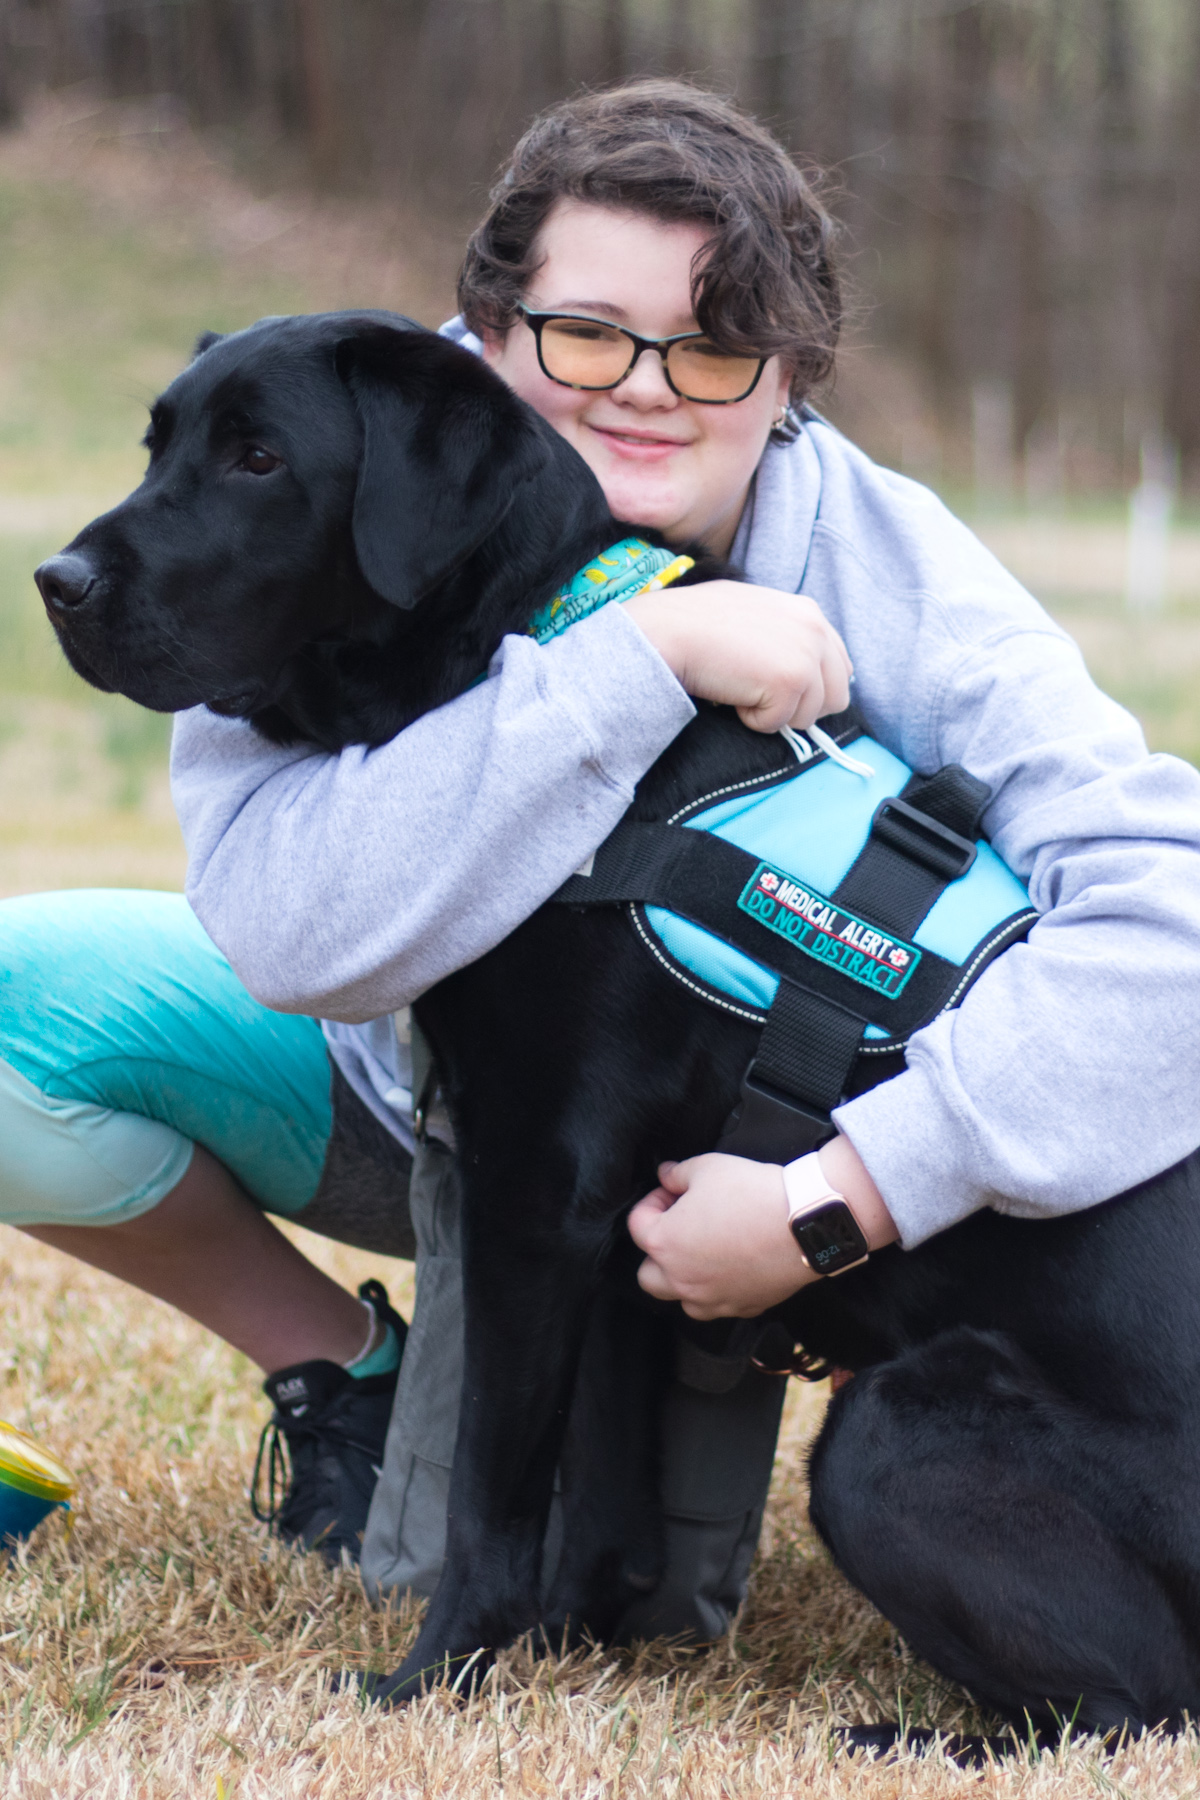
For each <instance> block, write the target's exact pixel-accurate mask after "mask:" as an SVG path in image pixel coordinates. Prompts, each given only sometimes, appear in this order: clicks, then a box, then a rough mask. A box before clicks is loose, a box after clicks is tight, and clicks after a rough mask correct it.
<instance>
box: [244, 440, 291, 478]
mask: <svg viewBox="0 0 1200 1800" xmlns="http://www.w3.org/2000/svg"><path fill="white" fill-rule="evenodd" d="M281 460H282V459H281V458H280V457H278V456H274V455H272V453H271V451H270V450H264V449H263V447H262V445H261V444H251V446H250V448H249V449H248V450H245V451H243V453H242V457H241V460H240V462H239V463H238V468H239V469H245V471H246V473H247V474H248V475H269V474H270V473H271V471H272V470H273V469H277V468H278V467H279V465H280V462H281Z"/></svg>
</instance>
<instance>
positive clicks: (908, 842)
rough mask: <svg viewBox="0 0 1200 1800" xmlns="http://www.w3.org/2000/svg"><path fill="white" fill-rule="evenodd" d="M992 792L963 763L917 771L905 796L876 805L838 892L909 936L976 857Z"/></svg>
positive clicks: (842, 901) (845, 902)
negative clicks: (922, 773) (934, 771)
mask: <svg viewBox="0 0 1200 1800" xmlns="http://www.w3.org/2000/svg"><path fill="white" fill-rule="evenodd" d="M991 792H992V790H991V789H990V788H989V787H988V786H987V784H986V782H983V781H977V780H976V778H975V776H974V775H968V774H967V771H966V770H965V769H963V768H960V767H959V765H958V764H957V763H951V764H950V765H948V767H946V768H944V769H939V770H938V772H937V774H936V775H931V776H926V777H922V776H920V775H914V777H913V779H912V780H911V781H910V782H909V783H908V786H907V787H906V788H905V789H904V792H903V793H902V794H901V795H900V797H899V799H895V800H883V801H881V802H880V804H879V805H878V806H877V807H876V809H875V817H874V818H873V819H872V821H871V831H870V835H869V837H868V838H867V841H866V843H865V844H864V845H863V847H862V849H861V851H860V852H859V854H858V857H857V858H856V860H855V861H854V863H853V864H852V865H851V867H850V868H849V869H848V870H847V871H846V874H845V876H844V878H843V880H842V881H841V882H840V884H839V885H838V887H837V889H836V891H835V892H834V894H833V896H832V898H833V899H834V900H835V901H836V902H837V904H838V905H839V906H844V907H845V908H846V909H847V910H848V911H850V912H865V913H866V914H867V917H868V918H870V919H872V920H873V921H874V922H875V923H877V924H879V925H882V926H883V928H884V930H885V931H892V932H895V933H896V935H897V936H898V937H905V938H906V937H911V936H912V934H913V932H914V931H915V930H916V929H917V926H918V925H919V924H920V923H921V920H922V919H923V918H924V917H925V915H926V913H928V912H929V910H930V908H931V907H932V906H933V903H934V901H935V900H937V899H938V897H939V896H940V895H941V894H942V893H943V892H944V891H945V889H946V888H947V887H948V885H949V884H950V882H952V881H957V880H958V878H959V876H960V875H965V874H966V872H967V870H968V869H969V868H970V867H971V864H972V863H973V862H974V861H975V857H976V854H977V852H976V848H975V839H976V837H977V836H978V832H979V821H980V819H981V818H982V816H983V811H984V808H985V807H986V806H987V803H988V801H989V799H990V798H991Z"/></svg>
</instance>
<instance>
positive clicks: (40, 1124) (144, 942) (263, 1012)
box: [0, 889, 332, 1225]
mask: <svg viewBox="0 0 1200 1800" xmlns="http://www.w3.org/2000/svg"><path fill="white" fill-rule="evenodd" d="M331 1127H332V1108H331V1102H330V1065H329V1058H328V1056H327V1053H326V1050H325V1043H324V1039H323V1037H322V1035H321V1029H320V1027H319V1026H318V1025H317V1023H316V1021H315V1020H313V1019H306V1018H296V1017H291V1016H287V1015H284V1014H280V1013H273V1012H268V1011H267V1009H266V1007H263V1006H260V1005H259V1004H258V1002H257V1001H255V1000H252V999H251V997H250V995H249V994H248V993H247V992H246V990H245V988H243V987H242V985H241V983H240V982H239V981H238V979H237V977H236V975H235V974H234V973H233V970H232V969H231V968H230V967H229V964H228V963H227V962H226V961H225V958H224V957H223V956H222V955H221V953H220V951H219V950H217V948H216V946H215V945H214V944H213V943H212V942H211V940H210V939H209V938H208V937H207V936H206V935H205V933H204V931H203V929H202V928H201V926H200V924H199V922H198V921H197V919H196V917H195V915H194V914H193V912H192V911H191V908H190V907H189V906H188V904H187V902H186V901H185V900H184V899H183V897H182V895H179V894H157V893H145V892H142V891H136V890H106V889H76V890H72V891H70V892H66V893H59V894H30V895H25V896H23V897H21V898H19V899H13V900H3V901H0V1221H3V1222H5V1223H7V1224H10V1225H106V1224H113V1223H116V1222H117V1221H119V1220H121V1219H130V1218H135V1217H136V1216H137V1215H138V1214H139V1213H143V1212H147V1211H149V1209H150V1208H151V1207H153V1206H156V1205H157V1204H158V1202H159V1201H160V1200H161V1199H162V1198H163V1196H164V1195H165V1194H167V1193H169V1192H170V1190H171V1189H172V1188H173V1187H174V1186H175V1184H176V1183H177V1182H178V1181H179V1180H180V1178H181V1176H182V1175H183V1174H184V1172H185V1171H186V1169H187V1167H188V1164H189V1162H190V1160H191V1155H192V1148H193V1145H194V1144H197V1143H199V1144H203V1145H204V1146H205V1148H206V1149H208V1150H211V1151H212V1153H213V1155H214V1156H217V1157H219V1158H220V1160H221V1161H222V1162H223V1163H224V1164H225V1165H226V1167H227V1168H229V1169H231V1170H232V1171H233V1173H234V1174H235V1175H236V1176H237V1178H238V1180H239V1181H240V1182H241V1183H242V1185H243V1187H244V1188H245V1189H246V1190H247V1192H248V1193H249V1194H250V1195H251V1197H252V1198H253V1199H254V1200H256V1201H257V1202H258V1204H259V1205H260V1206H262V1207H263V1208H264V1209H265V1210H267V1211H269V1212H274V1213H282V1214H285V1215H286V1214H291V1213H295V1212H298V1211H299V1210H300V1208H301V1207H303V1206H305V1205H306V1204H307V1203H308V1201H309V1200H311V1199H312V1197H313V1195H314V1193H315V1192H316V1189H317V1184H318V1182H319V1180H320V1176H321V1169H322V1166H323V1164H324V1160H325V1151H326V1147H327V1145H328V1143H329V1135H330V1130H331Z"/></svg>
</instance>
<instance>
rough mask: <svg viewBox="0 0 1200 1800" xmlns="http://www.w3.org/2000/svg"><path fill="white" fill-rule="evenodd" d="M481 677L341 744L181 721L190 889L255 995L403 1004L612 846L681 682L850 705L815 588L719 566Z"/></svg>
mask: <svg viewBox="0 0 1200 1800" xmlns="http://www.w3.org/2000/svg"><path fill="white" fill-rule="evenodd" d="M633 620H635V621H636V623H631V621H633ZM491 674H492V679H491V680H489V681H487V682H483V683H481V684H480V685H478V686H477V687H474V688H472V689H470V690H469V691H468V692H467V693H466V694H463V695H462V696H460V698H459V699H458V700H456V701H454V702H453V703H452V704H451V705H449V706H444V707H441V708H439V709H438V710H437V711H436V712H433V713H430V714H427V715H426V716H425V717H424V718H422V719H419V720H417V722H416V723H415V724H414V725H411V726H410V727H409V728H408V729H407V730H405V731H403V732H401V733H400V734H399V735H398V736H397V737H396V738H394V739H393V740H392V741H391V743H388V744H384V745H382V746H381V747H380V748H379V749H376V750H372V751H369V752H368V751H364V750H362V749H350V750H346V751H343V752H342V754H341V755H340V756H329V755H326V754H324V753H321V752H316V751H313V750H311V749H309V748H306V747H300V748H296V749H290V750H280V749H277V748H275V747H274V746H272V745H270V744H268V743H266V742H265V740H263V739H262V738H260V737H259V736H258V735H257V734H256V733H255V732H254V731H253V729H252V728H251V727H250V726H248V725H245V724H240V723H230V722H228V721H226V720H221V719H218V718H216V717H215V716H214V715H213V714H211V713H209V712H207V711H206V710H205V709H203V708H197V709H196V710H195V711H193V712H190V713H185V714H183V715H182V716H181V718H180V720H179V723H178V726H177V729H176V737H175V746H174V756H173V765H172V785H173V791H174V795H175V803H176V806H177V808H178V811H179V816H180V820H181V823H182V825H183V830H184V836H185V838H186V839H187V843H188V851H189V865H188V897H189V899H190V900H191V902H192V905H193V906H194V908H195V910H196V912H197V914H198V915H199V917H200V919H201V920H202V922H203V924H204V926H205V928H206V929H207V931H208V932H209V935H210V936H211V937H212V938H213V940H214V942H215V943H217V944H218V945H219V946H220V948H221V949H222V950H223V951H224V952H225V954H226V955H227V956H228V957H229V960H230V962H231V963H232V964H233V966H234V968H235V969H236V970H237V972H238V974H239V975H240V976H241V978H242V980H243V981H244V982H245V984H246V986H247V987H248V988H249V989H250V991H251V992H252V993H253V994H254V995H255V996H256V997H257V998H258V999H260V1000H262V1001H263V1002H264V1003H265V1004H266V1005H269V1006H273V1007H275V1008H276V1009H278V1010H279V1011H284V1012H306V1013H316V1014H319V1015H321V1016H322V1017H324V1018H329V1019H339V1020H345V1021H348V1022H357V1021H362V1020H366V1019H371V1018H374V1017H377V1016H378V1015H379V1014H381V1013H384V1012H390V1011H392V1010H394V1009H395V1008H396V1007H398V1006H403V1005H405V1004H407V1002H408V1001H409V1000H411V999H415V998H416V996H417V995H418V994H421V993H423V992H424V991H425V990H426V989H427V988H429V987H431V986H432V985H433V984H434V983H435V982H436V981H439V980H441V978H442V977H443V976H445V975H448V974H450V973H452V972H453V971H454V970H455V969H459V968H462V967H463V966H464V965H465V964H467V963H470V962H473V961H475V960H476V958H478V957H480V956H482V955H483V954H484V953H485V951H487V950H490V949H491V948H492V946H493V945H494V944H497V943H499V942H500V940H501V939H502V938H503V937H505V936H507V934H508V933H509V932H510V931H512V930H513V929H514V928H515V927H516V926H517V925H519V924H520V923H521V922H522V921H523V920H524V919H526V918H528V917H529V916H530V914H531V913H533V912H534V911H536V909H537V908H538V907H539V906H540V905H541V904H542V903H543V901H545V900H546V899H548V898H549V896H550V895H551V894H552V893H553V892H554V891H555V889H556V888H557V887H559V886H560V885H561V884H562V882H563V881H565V880H566V878H567V876H568V875H570V874H571V873H572V871H573V870H575V869H576V868H578V867H579V865H580V864H581V863H582V862H584V861H585V860H586V858H587V857H588V856H589V855H591V853H592V851H594V850H595V849H596V848H597V846H598V845H599V844H601V843H602V842H603V841H604V839H605V838H606V837H607V836H608V834H609V832H610V831H611V830H612V828H613V826H614V825H616V823H617V821H618V820H619V819H620V817H621V815H622V813H623V812H624V811H625V809H626V807H627V806H628V805H629V802H630V801H631V799H632V798H633V790H634V787H635V785H636V783H637V781H638V780H639V779H640V778H641V776H642V775H644V774H645V772H646V770H647V769H648V768H650V766H651V764H652V763H653V762H654V761H655V760H656V758H657V757H658V756H660V755H661V753H662V752H663V750H665V749H666V747H667V745H668V744H669V743H670V742H671V740H672V738H673V737H674V736H675V735H676V733H677V732H679V731H680V730H682V728H683V727H684V725H686V724H687V722H688V720H689V719H690V718H691V717H692V716H693V710H694V709H693V707H692V704H691V702H690V700H689V699H688V697H687V693H685V692H684V689H685V688H686V689H687V690H688V691H689V692H691V693H694V694H696V695H697V696H699V697H702V698H704V699H709V700H718V701H721V702H723V703H725V704H728V705H733V706H737V707H738V708H739V710H740V711H741V712H742V714H743V716H744V717H745V719H746V722H747V723H748V724H751V725H753V726H755V727H756V728H757V729H759V730H765V731H773V730H775V729H777V728H778V727H779V726H780V725H785V724H788V723H789V722H790V723H793V724H796V725H806V724H810V723H811V722H812V721H813V720H814V719H816V718H818V717H819V716H821V715H822V714H823V713H827V712H830V711H838V710H840V709H841V708H842V707H844V706H845V705H846V702H847V696H848V691H849V690H848V681H849V674H850V666H849V659H848V658H847V656H846V653H845V649H844V647H843V645H842V643H841V640H840V639H839V638H838V636H837V634H836V632H835V631H834V630H833V629H832V627H830V626H829V625H828V624H827V623H826V622H825V620H824V619H823V617H822V615H821V613H820V611H819V609H818V608H817V606H816V605H815V604H814V603H812V602H810V601H804V602H802V603H801V604H799V605H797V602H796V600H795V599H794V598H793V597H792V596H790V595H785V594H778V593H773V592H768V593H764V592H762V591H760V590H758V589H755V588H753V587H748V586H745V585H742V584H734V583H731V582H711V583H706V584H705V585H704V586H703V587H697V588H689V589H686V590H680V591H679V593H677V594H676V593H674V592H671V591H665V592H661V593H653V594H646V595H644V596H641V597H639V599H637V600H636V601H631V602H630V603H629V604H628V607H625V608H622V607H609V608H606V609H605V610H604V611H602V612H601V613H598V614H596V615H595V616H594V617H593V618H591V619H589V620H586V621H584V622H583V623H582V624H580V625H577V626H575V627H574V628H573V629H572V630H571V631H569V632H567V633H565V634H563V635H562V636H560V637H558V638H557V639H555V640H554V641H553V642H552V643H550V644H549V645H547V646H546V647H545V648H542V649H539V648H538V647H537V646H536V645H535V644H533V643H532V642H531V641H530V640H527V639H523V638H515V637H514V638H507V639H505V641H504V644H503V645H502V647H501V649H500V650H499V651H498V652H497V655H496V657H495V658H494V659H493V663H492V669H491Z"/></svg>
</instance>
